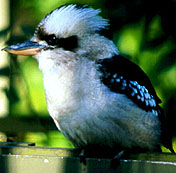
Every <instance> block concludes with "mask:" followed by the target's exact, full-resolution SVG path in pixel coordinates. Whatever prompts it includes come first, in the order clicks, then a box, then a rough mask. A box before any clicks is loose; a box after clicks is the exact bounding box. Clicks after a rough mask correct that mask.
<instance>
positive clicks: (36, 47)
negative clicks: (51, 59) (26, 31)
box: [2, 40, 46, 56]
mask: <svg viewBox="0 0 176 173" xmlns="http://www.w3.org/2000/svg"><path fill="white" fill-rule="evenodd" d="M44 48H46V45H41V44H39V43H37V42H34V41H31V40H28V41H25V42H23V43H17V44H15V45H11V46H8V47H5V48H3V49H2V50H5V51H7V52H9V53H11V54H15V55H26V56H32V55H36V54H38V53H39V52H40V51H41V50H42V49H44Z"/></svg>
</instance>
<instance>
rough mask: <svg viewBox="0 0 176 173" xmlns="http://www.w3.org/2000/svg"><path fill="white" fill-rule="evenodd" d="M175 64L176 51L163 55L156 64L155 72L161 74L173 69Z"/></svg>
mask: <svg viewBox="0 0 176 173" xmlns="http://www.w3.org/2000/svg"><path fill="white" fill-rule="evenodd" d="M175 64H176V50H172V51H171V52H169V53H167V54H166V55H163V56H162V58H161V59H160V61H159V62H158V64H157V67H158V69H157V71H158V72H161V71H164V70H167V69H169V68H171V67H173V66H174V65H175Z"/></svg>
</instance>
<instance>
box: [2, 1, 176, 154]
mask: <svg viewBox="0 0 176 173" xmlns="http://www.w3.org/2000/svg"><path fill="white" fill-rule="evenodd" d="M99 13H100V10H95V9H92V8H90V7H88V6H84V5H83V6H81V5H73V4H71V5H65V6H61V7H59V8H57V9H55V10H54V11H52V12H51V13H49V14H48V15H46V17H45V18H44V19H43V20H42V21H41V22H40V24H39V25H38V26H37V28H36V30H35V33H34V36H33V37H32V38H31V40H29V41H26V42H24V43H18V44H16V45H12V46H9V47H6V48H4V49H3V50H5V51H7V52H9V53H12V54H17V55H33V56H34V57H35V58H36V60H37V61H38V63H39V69H40V70H41V71H42V73H43V82H44V89H45V94H46V102H47V108H48V112H49V114H50V115H51V117H52V118H53V120H54V122H55V124H56V126H57V128H58V129H59V130H60V131H61V132H62V133H63V134H64V136H65V137H66V138H67V139H69V140H70V141H71V142H72V143H73V145H74V146H75V147H76V148H80V149H85V150H86V149H87V150H89V149H93V150H96V149H101V150H102V151H103V150H106V151H112V152H113V153H114V155H115V154H117V153H116V152H115V151H121V150H133V149H134V148H138V149H142V150H145V151H156V150H158V148H159V146H160V145H161V144H164V145H165V146H166V147H167V148H169V149H170V150H171V151H173V149H172V145H171V140H170V139H169V137H168V136H167V128H166V126H165V125H166V122H165V115H164V113H163V111H162V109H161V107H160V106H159V103H160V102H161V101H160V99H159V98H158V96H157V95H156V92H155V90H154V88H153V86H152V84H151V82H150V80H149V78H148V77H147V75H146V74H145V73H144V72H143V71H142V70H141V68H140V67H139V66H137V65H136V64H134V63H133V62H131V61H130V60H128V59H126V58H124V57H123V56H121V55H120V54H119V51H118V49H117V47H116V45H115V44H114V43H113V42H112V41H111V40H109V39H108V38H106V37H105V36H103V35H102V34H101V32H100V31H101V30H104V29H107V26H108V25H109V24H108V21H107V20H106V19H104V18H102V17H101V16H100V15H99ZM31 70H32V69H31Z"/></svg>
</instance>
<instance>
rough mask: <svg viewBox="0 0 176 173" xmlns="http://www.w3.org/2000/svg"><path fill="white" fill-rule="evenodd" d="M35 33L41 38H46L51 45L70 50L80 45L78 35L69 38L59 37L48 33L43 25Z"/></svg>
mask: <svg viewBox="0 0 176 173" xmlns="http://www.w3.org/2000/svg"><path fill="white" fill-rule="evenodd" d="M35 34H36V36H37V37H38V38H39V40H44V41H46V42H47V44H48V45H51V46H55V47H59V48H63V49H65V50H70V51H73V50H74V49H76V48H77V47H78V37H77V36H75V35H73V36H70V37H67V38H58V37H56V35H54V34H47V33H46V32H45V30H44V29H43V27H39V28H38V29H37V30H36V33H35Z"/></svg>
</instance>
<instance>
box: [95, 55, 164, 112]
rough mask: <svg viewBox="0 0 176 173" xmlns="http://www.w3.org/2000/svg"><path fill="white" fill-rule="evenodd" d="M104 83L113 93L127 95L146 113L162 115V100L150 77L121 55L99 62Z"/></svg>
mask: <svg viewBox="0 0 176 173" xmlns="http://www.w3.org/2000/svg"><path fill="white" fill-rule="evenodd" d="M97 64H98V68H99V71H100V72H101V73H102V76H101V80H102V82H103V83H104V84H105V85H106V86H107V87H108V88H109V89H110V90H111V91H113V92H117V93H121V94H125V95H126V96H127V97H128V98H130V99H131V100H132V101H133V102H135V103H136V104H137V105H138V106H139V107H141V108H142V109H144V110H145V111H147V112H148V111H151V112H153V113H154V114H156V115H158V114H159V113H160V110H161V108H160V106H159V103H161V100H160V99H159V97H158V96H157V95H156V92H155V90H154V88H153V86H152V84H151V82H150V79H149V78H148V76H147V75H146V74H145V73H144V72H143V70H142V69H141V68H140V67H139V66H137V65H136V64H135V63H133V62H131V61H130V60H128V59H127V58H124V57H123V56H121V55H116V56H114V57H113V58H107V59H100V60H98V61H97Z"/></svg>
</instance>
